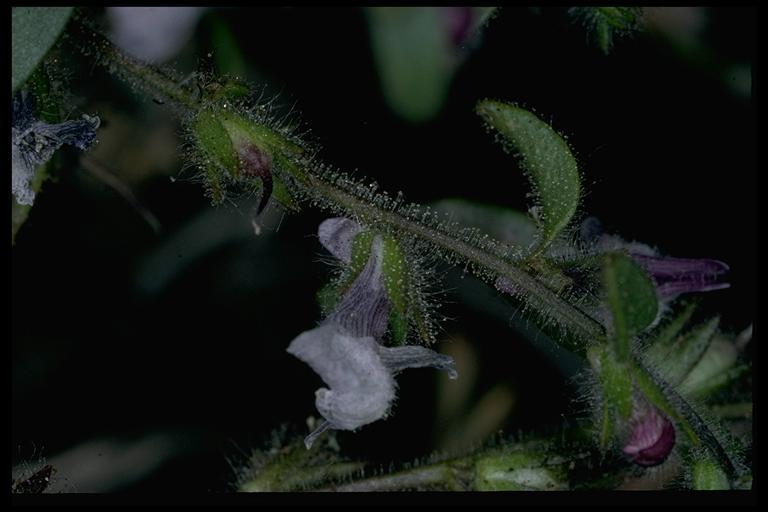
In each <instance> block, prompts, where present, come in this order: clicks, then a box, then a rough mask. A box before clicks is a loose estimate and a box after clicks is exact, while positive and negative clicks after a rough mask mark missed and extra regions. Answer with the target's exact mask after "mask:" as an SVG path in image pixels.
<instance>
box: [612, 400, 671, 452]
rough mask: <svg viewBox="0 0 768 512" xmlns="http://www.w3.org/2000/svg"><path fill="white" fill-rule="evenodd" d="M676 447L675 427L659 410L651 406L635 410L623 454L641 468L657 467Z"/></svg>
mask: <svg viewBox="0 0 768 512" xmlns="http://www.w3.org/2000/svg"><path fill="white" fill-rule="evenodd" d="M674 445H675V427H674V425H672V422H671V421H669V419H668V418H667V417H666V416H664V415H663V414H662V413H661V412H660V411H659V410H657V409H656V408H655V407H653V406H650V405H643V406H640V407H638V408H636V409H635V411H634V412H633V414H632V431H631V432H630V434H629V439H628V440H627V442H626V444H625V445H624V448H623V452H624V453H626V454H627V455H628V456H629V457H630V458H631V459H632V462H634V463H635V464H638V465H640V466H656V465H658V464H661V463H662V462H664V461H665V460H666V458H667V457H668V456H669V454H670V452H671V451H672V448H673V447H674Z"/></svg>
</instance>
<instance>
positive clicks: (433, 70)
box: [366, 7, 456, 123]
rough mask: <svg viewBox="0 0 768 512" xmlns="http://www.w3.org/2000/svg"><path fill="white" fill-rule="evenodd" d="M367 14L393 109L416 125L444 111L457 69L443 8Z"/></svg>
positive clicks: (383, 9) (391, 9)
mask: <svg viewBox="0 0 768 512" xmlns="http://www.w3.org/2000/svg"><path fill="white" fill-rule="evenodd" d="M366 12H367V14H368V22H369V26H370V34H371V47H372V50H373V56H374V59H375V62H376V66H377V68H378V70H379V79H380V81H381V87H382V92H383V93H384V98H385V99H386V101H387V103H388V104H389V106H390V108H392V110H394V111H395V112H396V113H397V114H398V115H400V116H401V117H403V118H405V119H406V120H408V121H410V122H414V123H417V122H423V121H426V120H428V119H430V118H432V117H433V116H434V115H435V114H437V112H438V111H439V110H440V108H441V107H442V106H443V103H444V101H445V98H446V96H447V94H448V87H449V85H450V81H451V78H452V76H453V71H454V69H455V67H456V62H455V56H454V55H453V54H452V48H451V41H450V39H449V35H448V33H447V31H446V30H445V25H444V21H443V20H442V19H441V17H440V16H441V13H440V10H439V8H436V7H371V8H369V9H367V11H366Z"/></svg>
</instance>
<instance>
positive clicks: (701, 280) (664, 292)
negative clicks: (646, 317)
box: [629, 252, 730, 299]
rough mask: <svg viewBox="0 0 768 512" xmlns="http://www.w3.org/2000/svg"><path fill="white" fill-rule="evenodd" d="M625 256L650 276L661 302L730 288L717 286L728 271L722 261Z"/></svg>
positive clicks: (724, 284)
mask: <svg viewBox="0 0 768 512" xmlns="http://www.w3.org/2000/svg"><path fill="white" fill-rule="evenodd" d="M629 255H630V256H631V257H632V259H634V260H635V261H636V262H637V263H638V264H639V265H640V266H641V267H642V268H643V270H645V271H646V272H647V273H648V274H649V275H650V276H651V278H652V279H653V280H654V282H655V283H656V290H657V292H658V294H659V296H660V297H661V298H662V299H668V298H672V297H675V296H677V295H679V294H681V293H691V292H708V291H712V290H722V289H724V288H728V287H729V286H730V284H729V283H721V282H718V279H719V278H720V276H722V275H723V274H725V273H726V272H728V270H729V267H728V265H726V264H725V263H723V262H722V261H717V260H710V259H688V258H670V257H662V256H648V255H645V254H637V253H635V252H630V253H629Z"/></svg>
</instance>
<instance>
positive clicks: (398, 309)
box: [381, 235, 408, 345]
mask: <svg viewBox="0 0 768 512" xmlns="http://www.w3.org/2000/svg"><path fill="white" fill-rule="evenodd" d="M381 272H382V280H383V283H384V289H385V290H386V292H387V298H388V299H389V305H390V309H389V326H390V332H391V334H392V342H393V344H394V345H402V344H403V343H405V337H406V335H407V334H408V316H407V314H408V267H407V265H406V262H405V255H404V254H403V251H402V250H400V246H399V245H398V244H397V240H395V239H394V238H393V237H392V236H390V235H383V236H382V265H381Z"/></svg>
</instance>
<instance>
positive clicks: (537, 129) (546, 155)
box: [477, 100, 581, 256]
mask: <svg viewBox="0 0 768 512" xmlns="http://www.w3.org/2000/svg"><path fill="white" fill-rule="evenodd" d="M477 113H478V114H479V115H480V116H481V117H482V118H483V119H484V120H485V122H486V123H487V124H488V126H489V127H491V128H493V129H494V130H496V131H497V132H499V133H500V134H501V136H502V137H503V142H504V143H505V148H507V149H509V150H512V151H513V152H514V153H516V154H517V155H518V156H519V157H520V159H521V163H522V167H523V170H524V171H525V173H526V175H527V177H528V179H529V180H530V182H531V185H532V187H533V189H534V192H535V193H536V196H537V198H538V203H539V204H538V207H539V208H540V209H541V234H540V238H539V241H538V244H537V247H536V250H534V252H533V254H532V256H535V255H536V254H538V253H540V252H542V251H543V250H544V249H546V248H547V246H549V244H550V243H551V242H552V240H554V239H555V237H556V236H557V235H558V234H559V233H560V232H561V231H562V230H563V228H565V227H566V226H567V225H568V222H570V220H571V218H572V217H573V214H574V213H575V212H576V208H577V207H578V205H579V198H580V194H581V182H580V181H579V172H578V168H577V165H576V159H575V158H574V157H573V155H572V154H571V150H570V149H569V148H568V144H567V143H566V142H565V141H564V140H563V138H562V137H560V135H558V134H557V132H555V131H554V130H553V129H552V128H550V126H549V125H548V124H547V123H545V122H544V121H542V120H540V119H539V118H538V117H536V116H535V115H534V114H532V113H531V112H528V111H527V110H524V109H522V108H519V107H516V106H514V105H510V104H506V103H502V102H499V101H493V100H483V101H481V102H480V103H478V106H477Z"/></svg>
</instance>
